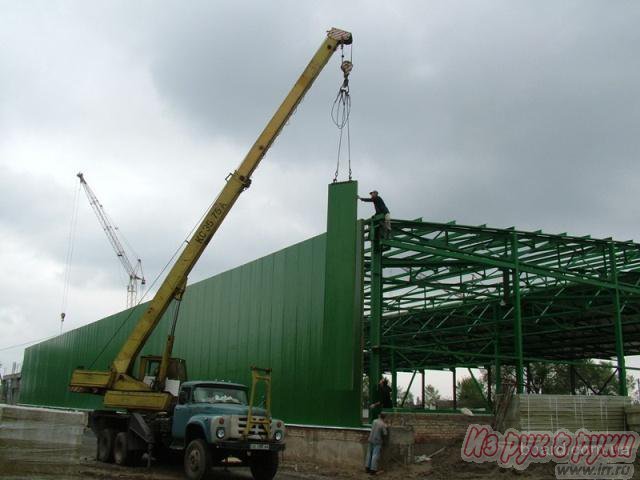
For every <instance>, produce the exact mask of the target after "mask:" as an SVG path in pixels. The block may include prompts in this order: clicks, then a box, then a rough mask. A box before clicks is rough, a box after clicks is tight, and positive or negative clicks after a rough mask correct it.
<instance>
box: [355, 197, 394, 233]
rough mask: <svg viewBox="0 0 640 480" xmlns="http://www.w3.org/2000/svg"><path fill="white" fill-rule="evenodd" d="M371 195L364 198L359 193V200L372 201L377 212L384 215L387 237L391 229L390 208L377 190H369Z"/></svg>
mask: <svg viewBox="0 0 640 480" xmlns="http://www.w3.org/2000/svg"><path fill="white" fill-rule="evenodd" d="M369 195H370V196H371V198H362V197H361V196H360V195H358V200H360V201H363V202H372V203H373V206H374V207H375V209H376V213H375V214H376V215H384V223H383V225H384V230H385V237H388V236H389V232H390V231H391V214H390V213H389V209H388V208H387V206H386V205H385V203H384V200H382V197H381V196H380V195H378V191H377V190H374V191H372V192H369Z"/></svg>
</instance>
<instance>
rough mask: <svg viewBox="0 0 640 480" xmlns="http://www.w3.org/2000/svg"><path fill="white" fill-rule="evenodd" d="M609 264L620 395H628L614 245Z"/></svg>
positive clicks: (611, 245)
mask: <svg viewBox="0 0 640 480" xmlns="http://www.w3.org/2000/svg"><path fill="white" fill-rule="evenodd" d="M608 247H609V263H610V270H611V279H612V280H613V283H614V284H615V287H614V289H613V307H614V315H615V316H614V319H613V320H614V332H615V336H616V357H617V360H618V384H619V385H618V393H619V394H620V395H623V396H626V395H627V393H628V392H627V369H626V365H625V359H624V341H623V338H622V313H621V310H620V290H619V289H618V268H617V266H616V256H615V250H614V248H613V243H609V245H608Z"/></svg>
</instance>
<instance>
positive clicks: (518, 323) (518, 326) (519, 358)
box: [511, 233, 524, 393]
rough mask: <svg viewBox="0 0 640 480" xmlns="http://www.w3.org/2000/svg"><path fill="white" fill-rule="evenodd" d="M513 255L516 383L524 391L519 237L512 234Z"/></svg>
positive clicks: (519, 389) (519, 390)
mask: <svg viewBox="0 0 640 480" xmlns="http://www.w3.org/2000/svg"><path fill="white" fill-rule="evenodd" d="M511 257H512V261H513V265H514V267H513V271H512V280H513V281H512V283H513V333H514V335H513V340H514V350H515V354H516V385H517V392H518V393H523V391H524V378H523V377H524V375H523V369H524V358H523V348H522V310H521V305H520V269H519V268H518V237H517V236H516V234H515V233H512V234H511Z"/></svg>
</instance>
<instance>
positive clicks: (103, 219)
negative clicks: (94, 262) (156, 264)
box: [77, 172, 146, 308]
mask: <svg viewBox="0 0 640 480" xmlns="http://www.w3.org/2000/svg"><path fill="white" fill-rule="evenodd" d="M77 177H78V178H79V179H80V184H81V185H82V188H83V189H84V193H86V194H87V198H88V199H89V204H90V205H91V208H92V209H93V212H94V213H95V214H96V217H98V222H100V225H101V226H102V229H103V230H104V233H105V234H106V235H107V238H108V239H109V243H110V244H111V246H112V247H113V251H114V252H116V256H117V257H118V260H120V263H121V264H122V268H124V271H125V272H127V275H129V283H128V284H127V308H131V307H135V306H136V303H137V302H138V282H140V284H141V285H143V286H144V285H145V283H146V280H145V278H144V274H143V273H142V260H140V259H139V258H138V259H137V261H136V263H135V267H134V266H133V263H131V260H129V257H128V256H127V252H126V251H125V249H124V247H123V246H122V243H121V242H120V239H119V238H118V234H117V233H116V230H117V228H116V226H115V225H113V223H112V222H111V220H110V219H109V217H108V215H107V213H106V212H105V211H104V207H103V206H102V204H101V203H100V201H99V200H98V197H96V194H95V193H93V190H92V189H91V187H89V184H88V183H87V181H86V180H85V179H84V175H83V174H82V172H80V173H78V175H77Z"/></svg>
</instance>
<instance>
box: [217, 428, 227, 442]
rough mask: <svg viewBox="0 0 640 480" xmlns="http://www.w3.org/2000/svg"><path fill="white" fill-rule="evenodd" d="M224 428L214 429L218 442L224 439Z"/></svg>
mask: <svg viewBox="0 0 640 480" xmlns="http://www.w3.org/2000/svg"><path fill="white" fill-rule="evenodd" d="M224 434H225V432H224V428H223V427H219V428H217V429H216V437H218V438H219V439H220V440H222V439H223V438H224Z"/></svg>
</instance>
